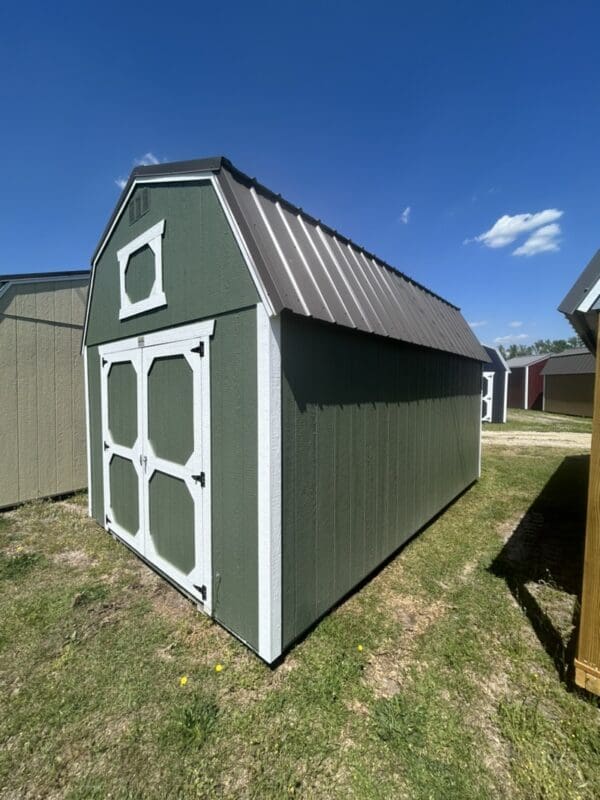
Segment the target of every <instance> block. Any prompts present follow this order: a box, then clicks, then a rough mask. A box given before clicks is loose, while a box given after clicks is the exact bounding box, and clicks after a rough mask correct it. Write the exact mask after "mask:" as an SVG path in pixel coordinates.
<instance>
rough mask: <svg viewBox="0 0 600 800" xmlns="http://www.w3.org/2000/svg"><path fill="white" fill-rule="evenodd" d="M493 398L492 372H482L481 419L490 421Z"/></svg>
mask: <svg viewBox="0 0 600 800" xmlns="http://www.w3.org/2000/svg"><path fill="white" fill-rule="evenodd" d="M493 399H494V373H493V372H484V373H483V380H482V388H481V421H482V422H491V421H492V402H493Z"/></svg>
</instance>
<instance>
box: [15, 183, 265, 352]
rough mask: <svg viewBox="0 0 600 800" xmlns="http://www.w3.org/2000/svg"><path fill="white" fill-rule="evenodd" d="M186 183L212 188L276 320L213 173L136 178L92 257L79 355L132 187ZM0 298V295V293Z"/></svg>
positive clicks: (252, 275)
mask: <svg viewBox="0 0 600 800" xmlns="http://www.w3.org/2000/svg"><path fill="white" fill-rule="evenodd" d="M189 181H209V182H210V183H211V184H212V186H213V188H214V190H215V193H216V195H217V199H218V200H219V203H220V205H221V208H222V209H223V213H224V214H225V218H226V219H227V222H228V223H229V226H230V228H231V230H232V233H233V235H234V238H235V240H236V242H237V244H238V247H239V248H240V251H241V253H242V258H243V259H244V261H245V262H246V266H247V267H248V270H249V272H250V275H251V277H252V280H253V282H254V285H255V287H256V291H257V292H258V295H259V297H260V299H261V302H262V303H263V304H264V306H265V308H266V309H267V311H268V313H269V316H271V317H274V316H276V315H275V309H274V308H273V304H272V303H271V301H270V299H269V296H268V295H267V292H266V290H265V287H264V286H263V283H262V281H261V279H260V277H259V274H258V270H257V269H256V265H255V264H254V261H253V259H252V256H251V255H250V251H249V250H248V247H247V246H246V243H245V241H244V238H243V236H242V234H241V231H240V229H239V227H238V225H237V223H236V221H235V217H234V216H233V214H232V212H231V209H230V208H229V204H228V203H227V200H226V198H225V195H224V194H223V190H222V189H221V186H220V184H219V181H218V177H217V175H216V173H214V172H210V171H204V172H193V173H190V174H189V175H159V176H152V175H148V176H144V175H140V176H138V177H136V178H134V179H133V181H132V183H131V186H130V187H129V191H128V192H127V194H126V195H125V197H123V199H122V200H121V203H120V205H119V208H118V211H117V213H116V214H115V218H114V220H113V222H112V225H111V226H110V228H109V229H108V231H107V232H106V234H105V236H104V238H103V239H102V241H101V242H100V245H99V246H98V252H97V253H96V257H95V258H94V261H93V262H92V274H91V277H90V287H89V291H88V297H87V304H86V309H85V321H84V325H83V338H82V352H83V343H85V340H86V337H87V330H88V322H89V315H90V306H91V302H92V294H93V291H94V279H95V277H96V265H97V264H98V260H99V259H100V257H101V255H102V253H103V252H104V250H105V248H106V245H107V244H108V241H109V239H110V237H111V236H112V234H113V232H114V230H115V228H116V226H117V225H118V223H119V221H120V219H121V217H122V216H123V212H124V210H125V207H126V205H127V203H128V202H129V198H130V197H131V195H132V193H133V191H134V189H135V188H136V186H139V185H142V184H149V183H182V182H189ZM0 294H1V292H0Z"/></svg>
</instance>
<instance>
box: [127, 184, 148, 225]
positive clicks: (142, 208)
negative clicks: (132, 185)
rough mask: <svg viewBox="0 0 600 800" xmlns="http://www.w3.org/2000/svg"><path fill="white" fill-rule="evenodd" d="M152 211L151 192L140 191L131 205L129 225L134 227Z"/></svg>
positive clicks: (145, 189)
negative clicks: (134, 224)
mask: <svg viewBox="0 0 600 800" xmlns="http://www.w3.org/2000/svg"><path fill="white" fill-rule="evenodd" d="M149 210H150V192H149V191H148V189H147V188H144V189H140V190H139V191H138V192H136V194H135V196H134V197H133V198H132V200H131V202H130V203H129V224H130V225H133V223H134V222H137V221H138V219H140V218H141V217H143V216H144V214H146V212H147V211H149Z"/></svg>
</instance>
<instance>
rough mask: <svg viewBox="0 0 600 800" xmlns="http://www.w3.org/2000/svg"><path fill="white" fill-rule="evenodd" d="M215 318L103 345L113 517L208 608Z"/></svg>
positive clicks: (109, 516) (115, 525)
mask: <svg viewBox="0 0 600 800" xmlns="http://www.w3.org/2000/svg"><path fill="white" fill-rule="evenodd" d="M213 327H214V323H212V322H211V323H196V324H195V325H191V326H185V327H182V328H179V329H177V328H174V329H171V330H169V331H159V332H157V333H152V334H148V335H146V336H144V337H139V338H138V337H136V338H133V339H127V340H124V341H122V342H114V343H111V344H108V345H104V346H103V347H101V348H100V356H101V359H102V362H101V363H102V366H101V370H102V376H101V387H102V433H103V466H104V506H105V515H106V527H107V528H108V529H109V530H111V531H113V532H114V533H115V534H116V535H117V536H119V537H120V538H121V539H122V540H123V541H124V542H126V543H127V544H128V545H129V546H131V547H132V548H133V549H135V550H136V551H137V552H139V553H140V554H141V555H143V556H144V558H146V559H147V560H148V561H149V562H151V563H152V564H154V565H155V566H156V567H157V568H158V569H159V570H160V571H161V572H163V573H164V574H165V575H167V577H169V578H171V579H172V580H173V581H174V582H175V583H177V584H178V585H179V586H181V588H182V589H184V590H185V591H186V592H187V593H188V594H190V595H191V596H192V597H194V598H195V599H197V600H198V601H200V602H202V603H203V604H204V609H205V611H207V612H208V613H210V612H211V605H212V603H211V599H212V598H211V594H210V587H211V568H212V567H211V543H210V492H209V489H208V487H207V473H208V466H209V463H210V407H209V405H210V392H209V377H210V370H209V359H208V343H209V340H208V337H209V335H210V334H211V333H212V330H213ZM186 333H187V336H186V335H185V334H186Z"/></svg>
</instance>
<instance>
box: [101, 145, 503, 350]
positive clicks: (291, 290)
mask: <svg viewBox="0 0 600 800" xmlns="http://www.w3.org/2000/svg"><path fill="white" fill-rule="evenodd" d="M197 173H212V174H213V175H214V176H215V178H216V180H217V182H218V184H219V187H220V189H221V191H222V194H223V196H224V198H225V200H226V202H227V204H228V206H229V208H230V210H231V213H232V215H233V217H234V219H235V222H236V224H237V226H238V227H239V230H240V232H241V235H242V238H243V239H244V243H245V244H246V246H247V248H248V252H249V253H250V255H251V257H252V260H253V262H254V265H255V267H256V271H257V273H258V277H259V278H260V282H261V283H262V288H263V289H264V292H265V294H266V296H267V298H268V300H269V302H270V304H271V306H272V308H273V311H274V312H275V313H280V312H281V311H283V310H284V309H286V310H289V311H292V312H294V313H295V314H300V315H303V316H309V317H314V318H315V319H318V320H323V321H325V322H329V323H334V324H338V325H343V326H345V327H349V328H356V329H357V330H360V331H365V332H367V333H374V334H377V335H379V336H385V337H389V338H392V339H397V340H399V341H403V342H409V343H411V344H415V345H421V346H423V347H429V348H432V349H435V350H442V351H445V352H449V353H455V354H457V355H461V356H465V357H467V358H472V359H476V360H478V361H484V362H487V361H488V360H489V358H488V356H487V354H486V352H485V351H484V350H483V348H482V346H481V345H480V343H479V342H478V340H477V338H476V337H475V335H474V333H473V331H472V330H471V328H470V327H469V325H468V324H467V323H466V321H465V320H464V318H463V316H462V315H461V313H460V309H459V308H457V307H456V306H454V305H452V304H451V303H449V302H447V301H446V300H444V299H443V298H441V297H440V296H439V295H437V294H435V293H434V292H432V291H431V290H430V289H427V288H426V287H424V286H422V285H421V284H420V283H418V282H417V281H415V280H413V279H412V278H410V277H408V276H407V275H404V274H402V273H400V272H398V271H397V270H396V269H394V268H393V267H391V266H390V265H389V264H386V263H385V262H384V261H383V260H381V259H379V258H377V257H376V256H375V255H373V254H372V253H370V252H369V251H367V250H366V249H365V248H363V247H360V246H358V245H357V244H355V243H354V242H352V241H351V240H350V239H348V238H346V237H345V236H342V235H341V234H339V233H337V232H336V231H334V230H333V229H332V228H330V227H328V226H327V225H325V224H324V223H322V222H321V221H320V220H317V219H315V218H314V217H312V216H311V215H309V214H307V213H306V212H304V211H303V210H302V209H300V208H298V207H296V206H294V205H292V204H291V203H289V202H288V201H287V200H284V199H283V198H282V197H281V196H280V195H276V194H274V193H273V192H272V191H271V190H270V189H267V188H266V187H265V186H262V185H261V184H260V183H258V182H257V181H256V180H255V179H253V178H250V177H248V176H247V175H245V174H244V173H242V172H240V171H239V170H238V169H236V168H235V167H234V166H233V165H232V164H231V162H229V161H228V160H227V159H224V158H210V159H202V160H198V161H187V162H178V163H173V164H158V165H153V166H149V167H137V168H136V169H135V170H133V172H132V174H131V176H130V178H129V181H128V184H127V186H126V187H125V189H124V190H123V194H122V195H121V199H120V201H119V204H118V205H117V208H116V209H115V212H114V214H113V216H112V217H111V220H110V221H109V223H108V225H107V228H106V231H105V236H104V237H103V239H102V240H101V241H100V244H99V246H98V248H97V250H96V254H95V257H96V256H97V254H98V253H99V252H100V248H101V246H102V244H103V242H104V240H105V238H106V236H108V234H109V232H110V230H111V227H112V224H113V222H114V220H115V219H116V217H117V215H118V213H119V210H120V207H121V205H122V203H123V202H124V200H125V198H126V197H127V195H128V192H129V189H130V188H131V186H132V184H133V182H134V181H136V180H137V181H138V182H143V180H144V178H156V177H169V176H171V177H173V179H174V180H176V179H177V176H182V175H186V176H190V175H193V174H197Z"/></svg>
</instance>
